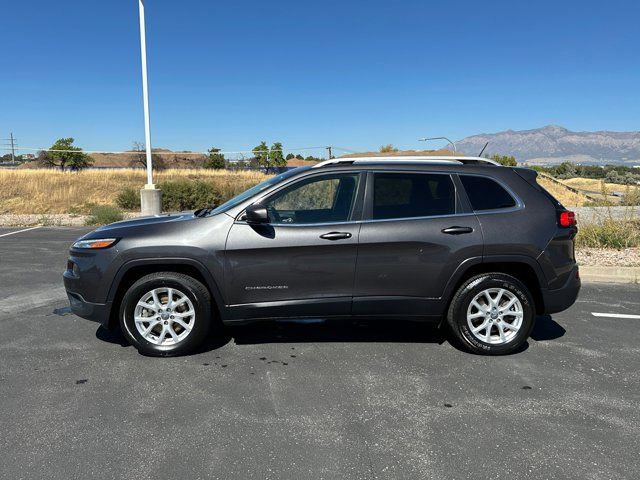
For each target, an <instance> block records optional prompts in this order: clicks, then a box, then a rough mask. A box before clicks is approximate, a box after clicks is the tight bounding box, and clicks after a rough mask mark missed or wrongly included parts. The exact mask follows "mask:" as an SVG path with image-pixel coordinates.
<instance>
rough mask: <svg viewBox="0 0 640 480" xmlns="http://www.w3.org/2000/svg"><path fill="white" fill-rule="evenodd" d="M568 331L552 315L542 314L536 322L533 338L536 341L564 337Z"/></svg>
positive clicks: (532, 333)
mask: <svg viewBox="0 0 640 480" xmlns="http://www.w3.org/2000/svg"><path fill="white" fill-rule="evenodd" d="M565 333H567V331H566V330H565V329H564V327H563V326H562V325H560V324H559V323H558V322H556V321H555V320H554V319H553V318H552V317H551V315H540V316H538V317H537V318H536V324H535V325H534V327H533V331H532V332H531V339H533V340H535V341H536V342H544V341H547V340H555V339H557V338H560V337H562V336H563V335H564V334H565Z"/></svg>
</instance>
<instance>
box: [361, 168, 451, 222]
mask: <svg viewBox="0 0 640 480" xmlns="http://www.w3.org/2000/svg"><path fill="white" fill-rule="evenodd" d="M455 198H456V195H455V188H454V186H453V182H452V181H451V177H450V176H449V175H441V174H429V173H376V174H375V177H374V187H373V212H372V213H373V219H374V220H382V219H389V218H413V217H431V216H437V215H452V214H454V213H455V212H456V200H455Z"/></svg>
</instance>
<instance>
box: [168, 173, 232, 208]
mask: <svg viewBox="0 0 640 480" xmlns="http://www.w3.org/2000/svg"><path fill="white" fill-rule="evenodd" d="M159 187H160V189H161V190H162V209H163V210H169V211H182V210H194V209H196V208H200V207H205V206H207V205H211V204H219V203H220V200H221V195H220V192H218V190H217V189H216V187H215V186H213V185H212V184H210V183H208V182H203V181H202V180H191V181H189V180H173V181H168V182H164V183H161V184H160V185H159Z"/></svg>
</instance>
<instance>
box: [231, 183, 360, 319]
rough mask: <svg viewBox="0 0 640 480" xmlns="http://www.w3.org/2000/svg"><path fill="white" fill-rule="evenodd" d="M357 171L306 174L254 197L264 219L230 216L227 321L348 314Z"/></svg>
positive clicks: (355, 239)
mask: <svg viewBox="0 0 640 480" xmlns="http://www.w3.org/2000/svg"><path fill="white" fill-rule="evenodd" d="M361 176H362V175H361V174H359V173H357V172H345V173H333V174H318V175H311V176H309V177H305V178H303V179H300V180H297V181H295V182H294V183H292V184H289V185H286V186H284V187H283V188H281V189H279V190H277V191H276V192H274V193H272V194H271V195H270V196H269V197H267V198H265V199H263V200H262V201H261V203H263V204H264V205H265V206H266V207H267V211H268V213H269V223H268V224H261V225H249V224H247V223H246V222H245V221H243V220H242V215H240V216H239V217H238V220H236V222H234V224H233V226H232V227H231V230H230V231H229V235H228V238H227V245H226V252H225V289H226V294H227V295H226V297H227V299H228V300H229V303H230V306H229V311H230V314H231V315H230V318H231V319H245V318H263V317H288V316H330V315H347V314H349V313H350V309H351V298H352V294H353V279H354V275H355V264H356V254H357V244H358V234H359V229H360V224H359V223H358V222H357V220H359V217H360V215H361V207H359V203H361V200H358V199H359V197H361V195H359V194H358V192H359V186H360V183H361V182H360V177H361Z"/></svg>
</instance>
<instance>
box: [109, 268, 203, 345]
mask: <svg viewBox="0 0 640 480" xmlns="http://www.w3.org/2000/svg"><path fill="white" fill-rule="evenodd" d="M212 322H213V315H212V311H211V295H210V294H209V291H208V290H207V288H206V287H205V286H204V285H203V284H202V283H200V282H199V281H197V280H196V279H194V278H192V277H190V276H188V275H183V274H181V273H175V272H157V273H151V274H149V275H145V276H144V277H142V278H141V279H140V280H138V281H137V282H135V283H134V284H133V285H131V287H130V288H129V289H128V290H127V292H126V293H125V295H124V298H123V299H122V303H121V305H120V327H121V328H122V332H123V333H124V335H125V337H127V339H128V340H129V342H130V343H131V344H133V345H134V346H135V347H136V348H137V349H138V351H139V352H140V353H143V354H146V355H157V356H167V357H168V356H176V355H184V354H186V353H190V352H192V351H193V350H195V349H196V348H197V347H198V346H199V345H200V344H202V342H203V341H204V340H205V339H206V338H207V336H208V334H209V331H210V329H211V324H212Z"/></svg>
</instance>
